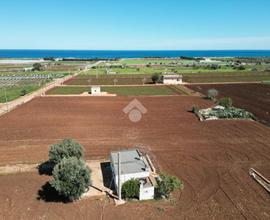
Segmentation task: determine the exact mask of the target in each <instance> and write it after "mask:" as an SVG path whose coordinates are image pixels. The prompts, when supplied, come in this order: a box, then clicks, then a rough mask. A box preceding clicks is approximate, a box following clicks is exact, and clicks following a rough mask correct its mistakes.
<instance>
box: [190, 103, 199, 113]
mask: <svg viewBox="0 0 270 220" xmlns="http://www.w3.org/2000/svg"><path fill="white" fill-rule="evenodd" d="M191 111H192V112H193V113H194V114H198V112H199V107H198V106H197V105H193V106H192V109H191Z"/></svg>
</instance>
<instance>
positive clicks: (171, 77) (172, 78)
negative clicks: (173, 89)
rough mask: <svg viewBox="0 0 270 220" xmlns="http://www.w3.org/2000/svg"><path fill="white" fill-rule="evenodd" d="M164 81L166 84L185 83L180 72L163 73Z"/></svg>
mask: <svg viewBox="0 0 270 220" xmlns="http://www.w3.org/2000/svg"><path fill="white" fill-rule="evenodd" d="M161 79H162V83H163V84H166V85H177V84H181V83H183V81H182V75H178V74H173V73H172V74H163V75H162V78H161Z"/></svg>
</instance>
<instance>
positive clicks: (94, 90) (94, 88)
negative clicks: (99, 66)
mask: <svg viewBox="0 0 270 220" xmlns="http://www.w3.org/2000/svg"><path fill="white" fill-rule="evenodd" d="M100 92H101V89H100V86H91V94H92V95H99V94H100Z"/></svg>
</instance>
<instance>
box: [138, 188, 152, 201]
mask: <svg viewBox="0 0 270 220" xmlns="http://www.w3.org/2000/svg"><path fill="white" fill-rule="evenodd" d="M154 195H155V188H154V186H149V187H143V186H142V185H141V187H140V195H139V199H140V200H149V199H154Z"/></svg>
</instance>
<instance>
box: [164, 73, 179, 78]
mask: <svg viewBox="0 0 270 220" xmlns="http://www.w3.org/2000/svg"><path fill="white" fill-rule="evenodd" d="M162 76H163V78H182V75H178V74H164V75H162Z"/></svg>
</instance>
